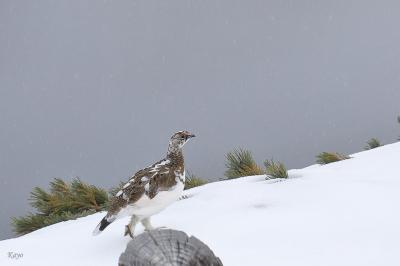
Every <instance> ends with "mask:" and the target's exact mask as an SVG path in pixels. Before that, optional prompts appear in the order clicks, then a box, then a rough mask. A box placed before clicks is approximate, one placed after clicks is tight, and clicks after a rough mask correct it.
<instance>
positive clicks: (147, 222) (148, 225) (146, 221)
mask: <svg viewBox="0 0 400 266" xmlns="http://www.w3.org/2000/svg"><path fill="white" fill-rule="evenodd" d="M140 222H141V223H142V225H143V226H144V228H145V231H150V230H154V229H165V228H166V227H165V226H160V227H153V226H152V225H151V222H150V217H147V218H144V219H142V220H141V221H140Z"/></svg>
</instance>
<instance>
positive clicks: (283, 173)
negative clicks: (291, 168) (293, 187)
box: [264, 159, 288, 179]
mask: <svg viewBox="0 0 400 266" xmlns="http://www.w3.org/2000/svg"><path fill="white" fill-rule="evenodd" d="M264 165H265V168H266V171H265V173H266V174H267V178H266V179H275V178H288V173H287V169H286V167H285V165H284V164H283V163H281V162H274V160H272V159H271V160H266V161H265V162H264Z"/></svg>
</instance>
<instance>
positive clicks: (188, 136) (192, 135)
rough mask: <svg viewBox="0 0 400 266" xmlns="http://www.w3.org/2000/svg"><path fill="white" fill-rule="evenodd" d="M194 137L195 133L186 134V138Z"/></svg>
mask: <svg viewBox="0 0 400 266" xmlns="http://www.w3.org/2000/svg"><path fill="white" fill-rule="evenodd" d="M194 137H196V135H195V134H189V135H187V138H188V139H190V138H194Z"/></svg>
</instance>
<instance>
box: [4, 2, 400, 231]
mask: <svg viewBox="0 0 400 266" xmlns="http://www.w3.org/2000/svg"><path fill="white" fill-rule="evenodd" d="M399 12H400V3H399V2H397V1H316V0H315V1H235V0H229V1H228V0H220V1H192V0H185V1H183V0H182V1H176V0H173V1H151V0H145V1H144V0H143V1H132V0H129V1H128V0H126V1H94V0H90V1H89V0H86V1H67V0H59V1H50V0H47V1H12V0H3V1H1V3H0V125H1V130H0V178H1V184H2V186H1V193H0V211H1V212H0V215H1V216H0V217H1V220H0V232H1V234H0V238H2V239H4V238H9V237H11V236H13V234H12V233H11V227H10V226H9V223H10V217H12V216H20V215H25V214H27V212H28V211H30V210H31V209H30V207H29V202H28V197H29V192H30V191H31V190H32V188H33V187H34V186H41V187H47V186H48V183H49V181H50V180H51V179H52V178H54V177H62V178H64V179H65V180H70V179H71V178H72V177H75V176H79V177H81V179H82V180H83V181H85V182H88V183H91V184H95V185H98V186H101V187H104V188H110V187H111V186H114V185H116V184H118V183H119V181H120V180H126V179H127V178H128V177H129V176H130V175H131V174H133V173H134V172H135V171H136V170H139V169H140V168H142V167H144V166H147V165H149V164H150V163H153V162H154V161H156V160H158V159H161V158H163V157H164V156H165V154H166V149H167V145H168V140H169V137H170V135H171V134H172V133H174V132H175V131H177V130H183V129H185V130H189V131H191V132H193V133H195V134H196V135H197V138H195V139H194V140H193V141H191V142H190V143H188V144H187V145H186V146H185V156H186V168H187V169H189V170H191V171H192V172H193V173H194V174H196V175H198V176H200V177H203V178H206V179H210V180H216V179H219V178H222V177H223V173H224V171H225V166H224V162H225V158H224V156H225V154H226V153H227V152H228V151H230V150H232V149H233V148H236V147H243V148H246V149H249V150H251V151H252V153H253V155H254V158H255V159H256V160H257V162H258V163H260V164H262V162H263V160H265V159H268V158H272V157H273V158H274V159H276V160H279V161H282V162H284V163H285V164H286V165H287V167H288V168H300V167H305V166H307V165H310V164H313V163H314V162H315V155H317V154H318V153H319V152H322V151H337V152H341V153H345V154H349V153H354V152H358V151H361V150H362V149H363V147H364V146H365V142H366V141H367V140H368V139H370V138H372V137H376V138H378V139H379V140H381V142H383V143H390V142H394V141H395V140H396V138H397V137H398V135H400V127H399V125H398V124H397V122H396V117H397V115H398V114H400V106H399V99H400V89H399V85H400V75H399V74H400V31H399V29H398V26H399V25H400V16H399ZM94 226H95V225H94ZM88 233H91V232H88Z"/></svg>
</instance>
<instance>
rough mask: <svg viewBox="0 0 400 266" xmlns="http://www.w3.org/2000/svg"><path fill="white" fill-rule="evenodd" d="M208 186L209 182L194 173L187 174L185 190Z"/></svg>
mask: <svg viewBox="0 0 400 266" xmlns="http://www.w3.org/2000/svg"><path fill="white" fill-rule="evenodd" d="M205 184H207V181H206V180H204V179H201V178H199V177H197V176H195V175H194V174H193V173H192V172H187V173H186V178H185V190H186V189H190V188H194V187H198V186H202V185H205Z"/></svg>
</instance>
